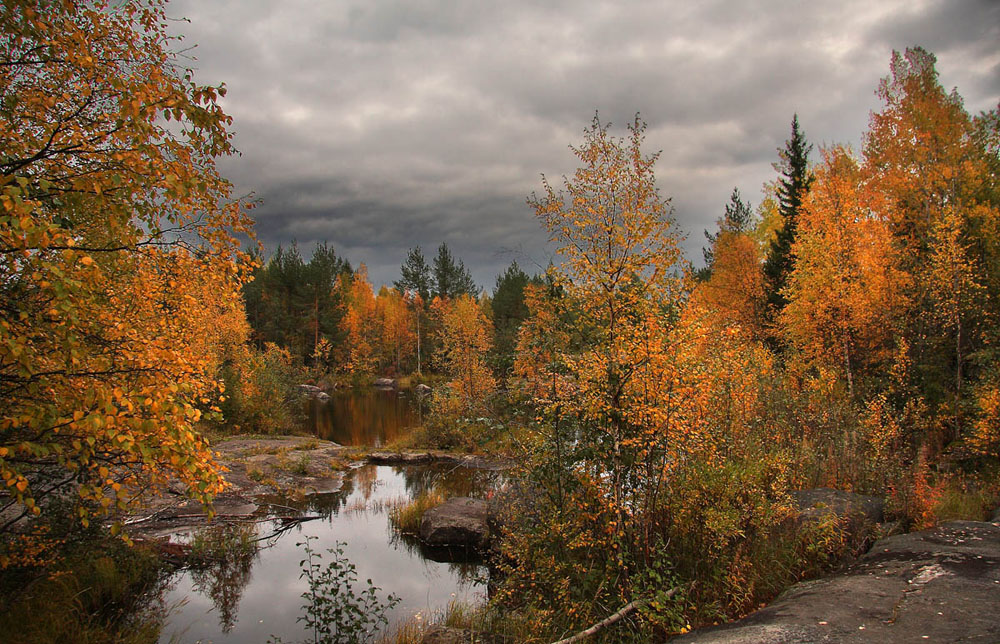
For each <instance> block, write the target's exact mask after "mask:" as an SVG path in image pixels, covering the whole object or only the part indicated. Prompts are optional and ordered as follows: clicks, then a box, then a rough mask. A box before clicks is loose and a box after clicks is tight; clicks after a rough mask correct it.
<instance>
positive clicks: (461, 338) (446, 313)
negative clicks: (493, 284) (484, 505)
mask: <svg viewBox="0 0 1000 644" xmlns="http://www.w3.org/2000/svg"><path fill="white" fill-rule="evenodd" d="M431 306H432V308H433V309H434V310H435V311H437V312H438V315H440V319H441V330H440V336H439V342H440V346H439V348H438V354H437V357H438V361H439V362H440V364H441V366H442V367H443V368H444V370H445V372H446V373H447V374H448V375H449V376H451V381H450V382H449V383H448V389H449V391H450V393H451V396H450V397H449V399H450V401H451V403H452V404H453V405H455V407H456V408H455V409H454V410H453V411H460V412H461V413H463V414H465V415H466V416H469V415H471V414H474V413H481V412H484V411H485V410H486V403H487V401H488V400H489V398H490V397H491V396H492V395H493V392H494V391H495V390H496V381H495V380H494V379H493V373H492V372H491V371H490V369H489V367H487V366H486V355H487V352H488V351H489V350H490V348H491V347H492V344H493V329H492V325H491V324H490V322H489V320H487V319H486V315H485V314H484V313H483V310H482V308H480V306H479V303H478V302H476V301H475V300H474V299H472V297H471V296H469V295H464V294H463V295H460V296H458V297H457V298H455V299H453V300H441V299H438V298H434V302H433V303H432V305H431ZM446 404H447V403H446Z"/></svg>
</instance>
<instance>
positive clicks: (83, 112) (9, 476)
mask: <svg viewBox="0 0 1000 644" xmlns="http://www.w3.org/2000/svg"><path fill="white" fill-rule="evenodd" d="M166 24H167V19H166V17H165V15H164V12H163V7H162V3H160V2H156V1H155V0H150V1H140V2H128V3H107V2H94V3H75V2H61V3H51V2H31V1H27V0H13V1H12V2H6V3H4V5H3V7H2V8H0V30H2V32H3V37H2V38H0V150H2V153H0V302H2V304H0V486H2V488H3V494H2V496H0V509H3V510H4V511H6V510H9V509H15V512H14V513H13V515H11V514H9V513H8V514H6V515H5V516H8V517H11V516H12V517H13V518H11V519H10V520H8V521H6V522H5V523H3V524H2V525H0V532H3V531H5V530H7V529H9V528H10V527H11V525H13V523H14V521H16V520H17V519H18V518H19V517H21V516H24V515H27V514H39V513H41V512H42V509H43V508H44V506H45V502H44V501H45V499H46V498H47V497H50V496H52V495H56V494H58V495H63V494H67V493H69V494H74V495H75V496H76V497H77V498H78V500H79V501H80V503H79V504H78V513H79V516H80V517H81V518H82V519H83V520H84V521H86V520H87V517H88V516H90V515H91V514H92V513H93V512H94V511H95V510H96V511H100V510H102V509H104V510H108V509H110V508H113V507H115V506H117V507H126V506H127V505H128V504H129V503H130V502H131V501H132V500H134V499H135V498H136V497H137V496H138V495H140V494H141V493H143V492H144V491H145V490H147V489H148V488H149V487H150V486H156V485H159V484H163V483H165V482H166V480H167V479H168V478H176V479H178V480H180V481H181V483H182V484H183V485H184V486H185V488H186V489H187V490H188V492H189V493H190V494H191V495H192V496H193V497H194V498H197V499H199V500H201V501H203V502H210V501H211V500H212V498H213V496H214V495H215V494H216V493H217V492H219V491H220V490H221V489H223V486H224V481H223V479H222V476H221V474H220V472H219V467H218V466H217V464H216V462H215V460H214V457H213V454H212V452H211V450H210V449H209V445H208V442H207V441H206V440H205V439H204V438H202V437H201V436H200V435H199V433H198V430H197V427H196V423H197V422H198V420H199V418H200V417H201V416H202V414H203V413H204V412H205V411H207V410H208V411H210V410H211V407H212V400H213V399H214V397H215V396H216V395H217V394H218V393H219V389H220V384H219V382H218V379H217V374H218V364H217V361H216V359H215V358H214V355H216V352H215V351H213V350H211V348H212V345H213V343H214V342H216V341H241V340H242V338H244V337H245V333H246V329H245V321H243V317H242V315H241V314H237V315H234V314H233V312H234V311H237V312H239V313H242V309H241V305H240V303H239V300H238V291H239V288H240V286H241V284H242V283H243V281H244V280H245V278H246V271H247V270H249V268H250V267H251V262H249V261H246V257H245V256H244V255H243V253H242V251H241V250H240V245H239V243H238V242H237V241H236V237H235V236H236V235H239V234H248V233H249V232H250V227H251V222H250V220H249V218H248V217H247V215H246V213H245V208H244V206H243V204H241V203H240V202H239V201H237V200H234V199H233V198H232V197H231V186H230V184H229V183H228V182H227V181H226V180H225V179H223V178H222V177H221V176H220V175H219V174H218V172H217V170H216V167H215V159H216V158H217V157H219V156H220V155H227V154H231V153H232V152H233V147H232V144H231V133H230V131H229V129H228V127H229V125H230V122H231V120H230V118H229V117H228V116H226V114H225V113H224V112H223V111H222V108H221V107H220V106H219V104H218V99H219V98H220V97H221V96H223V95H224V94H225V88H224V87H221V86H220V87H209V86H202V85H198V84H196V83H195V81H194V80H193V78H192V75H191V72H190V71H188V70H185V69H184V68H183V67H182V66H180V64H179V59H178V58H177V56H176V55H174V54H173V53H171V45H172V42H171V38H170V37H169V36H168V35H167V31H166ZM220 320H222V321H223V322H224V323H226V324H224V325H220V324H219V321H220ZM227 321H228V322H227ZM221 326H227V328H226V329H223V328H221ZM227 334H232V337H230V338H229V340H224V336H226V335H227Z"/></svg>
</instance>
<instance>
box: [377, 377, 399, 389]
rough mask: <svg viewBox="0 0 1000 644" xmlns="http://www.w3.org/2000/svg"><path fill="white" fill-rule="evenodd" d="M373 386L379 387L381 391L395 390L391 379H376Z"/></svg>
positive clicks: (394, 382) (394, 384) (394, 383)
mask: <svg viewBox="0 0 1000 644" xmlns="http://www.w3.org/2000/svg"><path fill="white" fill-rule="evenodd" d="M374 384H375V386H376V387H380V388H382V389H395V388H396V381H395V380H393V379H392V378H376V379H375V383H374Z"/></svg>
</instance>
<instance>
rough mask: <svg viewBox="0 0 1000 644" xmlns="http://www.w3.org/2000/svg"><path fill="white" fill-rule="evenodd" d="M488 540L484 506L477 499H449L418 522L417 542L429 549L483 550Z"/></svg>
mask: <svg viewBox="0 0 1000 644" xmlns="http://www.w3.org/2000/svg"><path fill="white" fill-rule="evenodd" d="M489 537H490V532H489V525H488V523H487V517H486V502H485V501H482V500H480V499H470V498H468V497H464V496H463V497H457V498H454V499H448V500H447V501H445V502H444V503H442V504H441V505H439V506H437V507H436V508H431V509H430V510H428V511H427V512H425V513H424V517H423V519H422V520H421V521H420V538H421V540H423V542H424V543H426V544H427V545H430V546H466V547H473V548H483V547H485V546H486V544H487V543H488V541H489Z"/></svg>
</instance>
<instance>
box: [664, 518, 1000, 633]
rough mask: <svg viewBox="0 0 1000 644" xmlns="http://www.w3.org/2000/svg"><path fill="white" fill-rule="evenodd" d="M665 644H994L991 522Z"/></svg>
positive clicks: (913, 536)
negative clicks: (730, 621) (957, 643)
mask: <svg viewBox="0 0 1000 644" xmlns="http://www.w3.org/2000/svg"><path fill="white" fill-rule="evenodd" d="M998 515H1000V513H998ZM995 519H1000V516H996V517H995ZM672 642H676V643H677V644H695V643H697V644H709V643H711V644H744V643H746V644H749V643H751V642H753V643H759V644H785V643H788V644H791V643H792V642H796V643H798V642H1000V520H997V521H995V522H993V523H987V522H981V521H952V522H950V523H945V524H943V525H941V526H938V527H936V528H934V529H931V530H924V531H922V532H912V533H910V534H901V535H896V536H893V537H888V538H886V539H882V540H881V541H878V542H876V543H875V545H874V546H872V548H871V550H869V552H868V554H866V555H864V556H863V557H861V558H860V559H858V560H857V561H856V562H854V563H853V564H851V565H850V566H848V567H847V568H846V569H845V570H843V571H842V572H841V573H839V574H836V575H832V576H829V577H825V578H822V579H817V580H813V581H808V582H803V583H799V584H796V585H795V586H792V587H791V588H790V589H788V590H787V591H785V592H784V593H783V594H782V595H781V596H779V597H778V599H776V600H775V601H774V602H773V603H772V604H771V605H769V606H767V607H766V608H763V609H761V610H759V611H757V612H756V613H754V614H753V615H750V616H749V617H746V618H744V619H742V620H740V621H737V622H733V623H731V624H726V625H723V626H718V627H712V628H706V629H701V630H698V631H696V632H693V633H690V634H688V635H684V636H682V637H679V638H676V639H674V640H672Z"/></svg>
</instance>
